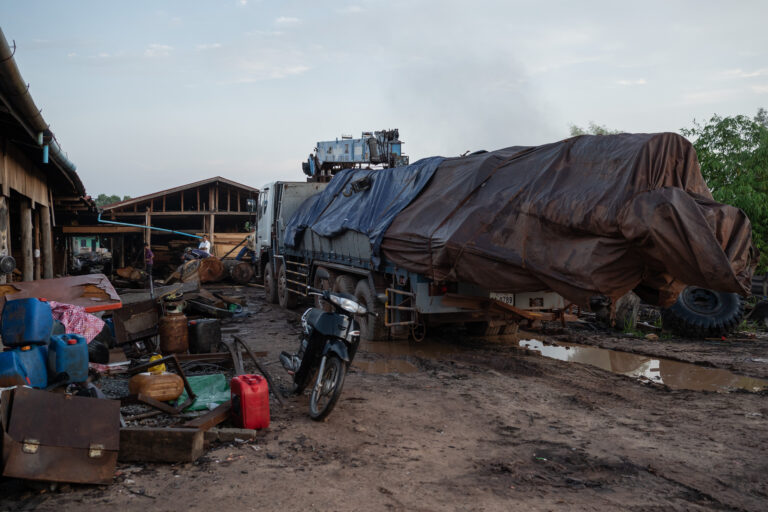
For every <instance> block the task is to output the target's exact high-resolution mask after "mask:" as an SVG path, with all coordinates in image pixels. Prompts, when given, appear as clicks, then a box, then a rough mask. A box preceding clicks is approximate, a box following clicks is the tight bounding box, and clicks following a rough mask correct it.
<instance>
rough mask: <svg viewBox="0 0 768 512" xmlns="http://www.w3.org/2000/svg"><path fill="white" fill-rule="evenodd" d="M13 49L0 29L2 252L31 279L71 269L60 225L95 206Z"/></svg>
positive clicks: (17, 274) (18, 273) (17, 273)
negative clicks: (11, 256)
mask: <svg viewBox="0 0 768 512" xmlns="http://www.w3.org/2000/svg"><path fill="white" fill-rule="evenodd" d="M14 52H15V48H14V50H11V48H10V47H9V46H8V42H7V40H6V39H5V35H4V34H3V33H2V30H0V256H2V255H13V257H14V258H15V259H16V265H17V271H14V274H15V275H14V276H13V278H14V279H23V280H25V281H29V280H33V279H40V278H41V277H42V278H51V277H54V275H55V274H64V273H66V268H67V264H66V251H65V250H63V246H62V243H63V239H62V238H61V236H60V235H61V226H62V224H67V223H69V222H72V221H73V219H75V218H77V216H78V215H80V214H81V213H85V214H89V213H92V212H94V211H95V210H94V205H93V202H92V201H90V198H88V197H87V196H86V194H85V188H84V187H83V184H82V182H81V181H80V178H79V177H78V175H77V173H76V172H75V166H74V164H72V162H70V161H69V159H68V158H67V156H66V155H65V154H64V153H63V151H62V150H61V148H60V147H59V144H58V142H57V140H56V137H55V135H54V134H53V132H52V131H51V129H50V126H49V125H48V124H47V123H46V121H45V119H43V116H42V114H41V110H40V109H39V108H38V107H37V106H36V105H35V103H34V101H33V100H32V97H31V95H30V92H29V85H28V84H26V83H25V82H24V80H23V79H22V77H21V74H20V72H19V69H18V67H17V65H16V61H15V59H14V56H13V53H14ZM0 281H2V282H5V281H6V276H2V277H0Z"/></svg>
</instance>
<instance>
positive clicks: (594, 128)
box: [568, 121, 623, 137]
mask: <svg viewBox="0 0 768 512" xmlns="http://www.w3.org/2000/svg"><path fill="white" fill-rule="evenodd" d="M568 130H569V131H570V133H571V137H576V136H577V135H616V134H617V133H623V132H622V131H621V130H611V129H609V128H608V127H607V126H605V125H602V124H597V123H595V122H594V121H590V122H589V126H587V128H586V129H585V128H582V127H581V126H576V125H575V124H572V125H570V126H569V127H568Z"/></svg>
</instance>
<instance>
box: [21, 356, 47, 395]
mask: <svg viewBox="0 0 768 512" xmlns="http://www.w3.org/2000/svg"><path fill="white" fill-rule="evenodd" d="M13 352H15V353H16V354H18V357H19V361H21V365H22V366H23V367H24V370H25V371H26V372H27V378H28V379H29V385H30V386H32V387H33V388H38V389H42V388H45V387H46V386H47V385H48V364H47V363H48V347H46V346H45V345H24V346H23V347H16V348H14V349H13Z"/></svg>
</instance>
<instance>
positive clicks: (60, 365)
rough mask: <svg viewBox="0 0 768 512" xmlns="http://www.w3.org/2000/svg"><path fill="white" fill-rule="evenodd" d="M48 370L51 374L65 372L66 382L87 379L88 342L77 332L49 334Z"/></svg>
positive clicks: (55, 374)
mask: <svg viewBox="0 0 768 512" xmlns="http://www.w3.org/2000/svg"><path fill="white" fill-rule="evenodd" d="M48 370H49V371H50V372H51V376H52V377H53V376H58V375H60V374H61V373H64V372H66V374H67V375H68V376H69V379H68V380H67V382H68V383H72V382H85V381H86V380H87V379H88V343H87V342H86V341H85V338H84V337H83V336H80V335H79V334H57V335H55V336H51V344H50V345H49V346H48Z"/></svg>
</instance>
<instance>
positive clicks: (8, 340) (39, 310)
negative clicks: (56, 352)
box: [0, 298, 53, 347]
mask: <svg viewBox="0 0 768 512" xmlns="http://www.w3.org/2000/svg"><path fill="white" fill-rule="evenodd" d="M2 321H3V324H2V327H0V334H2V336H3V344H4V345H5V346H7V347H21V346H24V345H30V344H37V345H47V344H48V340H49V339H50V338H51V330H52V329H53V315H52V314H51V306H49V305H48V303H47V302H44V301H41V300H39V299H35V298H30V299H16V300H10V301H8V302H6V303H5V307H4V308H3V317H2Z"/></svg>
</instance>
